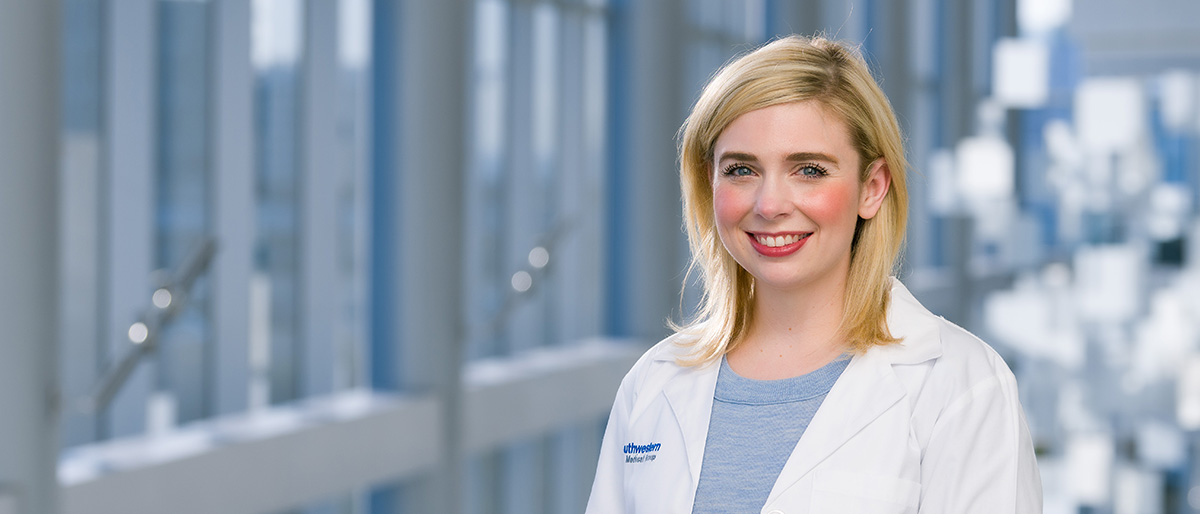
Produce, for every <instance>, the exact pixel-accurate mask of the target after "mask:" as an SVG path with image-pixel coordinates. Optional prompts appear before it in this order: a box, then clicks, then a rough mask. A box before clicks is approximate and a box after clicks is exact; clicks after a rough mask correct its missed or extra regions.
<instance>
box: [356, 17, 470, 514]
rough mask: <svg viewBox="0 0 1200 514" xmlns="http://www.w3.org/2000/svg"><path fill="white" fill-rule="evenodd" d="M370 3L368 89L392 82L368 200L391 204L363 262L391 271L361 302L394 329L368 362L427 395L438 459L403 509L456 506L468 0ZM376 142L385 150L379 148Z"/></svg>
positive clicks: (377, 326)
mask: <svg viewBox="0 0 1200 514" xmlns="http://www.w3.org/2000/svg"><path fill="white" fill-rule="evenodd" d="M383 4H389V5H383ZM376 7H377V9H378V10H377V11H376V15H377V16H379V15H383V16H387V18H386V19H384V20H380V21H379V22H377V24H376V30H377V34H376V35H375V37H376V40H375V41H376V43H375V44H376V53H375V56H376V60H375V66H377V69H376V73H377V74H378V75H377V76H376V79H375V87H376V88H379V87H390V88H392V89H390V90H388V91H379V92H378V93H381V94H379V95H377V96H376V99H377V100H378V99H380V98H381V97H384V96H386V97H389V98H387V99H385V100H384V101H383V102H381V103H377V108H381V109H387V110H386V111H384V112H382V113H381V114H380V115H381V116H383V117H385V119H383V120H376V123H375V128H376V130H382V131H383V132H384V133H383V134H378V133H377V137H376V139H375V144H376V146H377V148H375V152H374V157H375V159H376V162H375V166H376V181H377V182H376V184H377V186H378V185H379V184H380V183H381V182H382V183H383V184H384V185H386V186H388V187H389V189H388V190H387V191H383V192H382V194H383V195H385V196H383V197H380V196H376V197H375V199H374V201H375V202H376V203H377V207H381V206H382V205H378V204H379V203H380V202H384V203H386V204H387V206H388V207H389V208H390V209H391V211H390V212H387V211H381V210H377V211H376V214H375V216H376V222H377V227H376V230H377V234H378V233H379V232H380V231H381V229H383V230H390V234H385V235H383V237H384V239H385V242H388V243H389V246H388V247H387V248H382V249H380V248H376V250H375V252H373V254H374V258H375V259H377V260H378V259H379V258H380V257H381V256H385V257H389V258H390V260H389V261H388V262H375V263H374V264H373V269H374V270H380V269H382V268H385V267H387V268H391V271H390V272H385V273H384V274H383V275H382V276H377V277H376V280H379V279H381V278H382V279H388V280H390V281H389V282H388V283H387V284H385V285H384V287H386V288H387V290H385V291H376V292H375V293H374V294H373V301H376V302H381V303H382V304H383V305H384V306H388V305H390V306H391V308H390V310H389V311H386V312H381V311H380V310H379V309H378V308H376V309H373V313H374V316H376V319H374V320H373V330H376V331H379V330H381V329H382V331H383V334H384V335H386V334H389V333H390V334H394V335H393V336H392V337H390V338H389V339H386V340H382V341H380V340H378V339H377V341H376V345H377V346H376V352H375V353H376V358H379V357H381V356H382V357H388V356H389V355H388V354H389V353H390V354H391V355H390V357H391V361H390V366H388V367H387V368H383V369H381V368H379V367H376V368H374V369H373V372H374V373H375V374H376V376H375V377H374V380H375V382H376V383H377V385H382V386H385V387H386V386H390V387H396V388H402V389H406V390H411V391H418V392H425V393H429V394H433V395H436V396H437V397H438V398H439V400H440V403H441V409H440V411H439V412H440V419H439V421H440V423H441V424H442V426H443V430H442V431H441V433H442V434H443V438H442V439H441V440H438V441H429V444H432V445H437V446H438V447H439V448H440V449H441V453H442V455H443V457H442V459H441V463H440V464H439V465H438V466H437V467H436V468H435V469H434V470H432V471H431V472H430V473H428V474H427V475H426V476H425V477H422V478H420V479H417V480H416V482H415V483H413V484H412V487H409V488H407V489H406V490H405V494H404V495H403V500H404V503H405V504H406V505H403V507H404V508H405V510H406V511H407V512H446V513H451V514H456V513H458V512H461V510H462V506H461V491H462V487H461V476H462V449H461V444H460V442H459V441H460V439H461V435H460V434H461V427H460V424H461V419H460V416H459V413H458V412H459V408H460V404H461V388H462V355H463V354H462V344H463V342H462V336H463V329H462V328H463V327H462V322H463V315H462V303H463V297H462V292H461V291H462V280H461V278H460V276H461V273H462V271H463V266H462V263H463V254H464V248H463V238H462V230H463V217H462V216H463V215H462V213H463V211H464V209H463V194H464V187H463V185H464V177H465V176H466V166H467V156H468V155H469V147H468V144H467V136H466V123H465V121H466V117H467V108H466V106H467V103H468V102H467V95H466V84H467V82H468V81H467V71H468V69H469V68H468V66H469V65H470V61H469V56H470V48H471V41H470V37H464V34H472V28H473V24H472V20H471V17H472V12H473V2H470V1H468V0H447V1H443V2H399V3H398V4H397V3H392V2H381V3H377V4H376ZM379 31H386V32H387V33H378V32H379ZM381 46H382V48H381ZM379 145H387V146H388V147H390V149H388V150H387V151H386V152H383V151H381V149H380V148H378V146H379ZM381 161H382V162H381ZM381 166H384V167H381ZM389 182H390V183H389ZM381 213H382V214H383V216H384V217H383V219H380V217H379V216H380V214H381ZM380 222H382V223H380ZM388 240H390V241H388ZM388 274H390V275H391V276H390V277H388V276H387V275H388ZM380 316H386V317H387V318H389V319H388V320H381V319H379V317H380ZM383 322H386V326H384V325H383V324H382V323H383ZM379 335H380V334H379V333H378V332H377V333H376V334H375V335H374V337H376V338H378V337H379ZM380 345H386V346H388V347H389V348H380V347H379V346H380ZM380 375H383V376H380ZM389 375H390V376H389Z"/></svg>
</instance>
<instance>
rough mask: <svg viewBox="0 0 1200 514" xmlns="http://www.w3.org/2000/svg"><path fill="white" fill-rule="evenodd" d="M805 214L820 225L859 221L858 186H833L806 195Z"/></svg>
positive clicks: (817, 189)
mask: <svg viewBox="0 0 1200 514" xmlns="http://www.w3.org/2000/svg"><path fill="white" fill-rule="evenodd" d="M804 203H805V209H804V212H805V214H806V215H808V217H809V218H810V219H812V220H813V221H814V222H815V223H817V224H820V225H835V224H839V223H845V222H847V221H849V222H857V221H858V187H856V184H831V185H829V187H822V188H816V189H814V190H813V191H810V192H809V193H808V194H806V195H805V202H804Z"/></svg>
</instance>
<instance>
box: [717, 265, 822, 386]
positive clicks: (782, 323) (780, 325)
mask: <svg viewBox="0 0 1200 514" xmlns="http://www.w3.org/2000/svg"><path fill="white" fill-rule="evenodd" d="M845 289H846V277H845V275H843V274H837V275H835V276H834V277H830V279H829V280H821V281H818V282H815V283H812V284H807V285H806V286H805V287H803V288H797V289H787V290H777V289H769V288H758V287H756V288H755V292H754V305H753V309H754V316H753V318H752V321H751V323H750V326H749V327H748V330H747V331H746V334H745V335H744V336H743V337H742V339H741V341H740V342H739V344H738V345H737V347H736V348H734V349H733V350H732V351H730V352H729V354H728V355H727V359H728V360H729V365H730V366H731V367H732V368H733V369H734V371H736V372H738V373H739V374H741V375H742V376H746V377H749V378H757V379H764V380H765V379H776V378H787V377H793V376H798V375H802V374H804V373H808V372H810V371H812V370H815V369H817V368H820V367H821V366H824V365H825V364H827V363H829V362H830V361H832V360H833V359H834V358H836V357H837V356H838V355H840V354H841V353H842V352H843V351H844V350H845V341H843V338H842V335H841V333H840V329H841V321H842V312H843V298H844V297H845Z"/></svg>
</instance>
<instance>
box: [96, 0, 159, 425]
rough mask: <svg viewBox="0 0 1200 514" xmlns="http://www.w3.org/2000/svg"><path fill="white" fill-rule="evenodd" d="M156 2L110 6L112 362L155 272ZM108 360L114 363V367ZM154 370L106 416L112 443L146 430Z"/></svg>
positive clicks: (134, 0) (107, 234)
mask: <svg viewBox="0 0 1200 514" xmlns="http://www.w3.org/2000/svg"><path fill="white" fill-rule="evenodd" d="M157 22H158V19H157V17H156V16H155V7H154V0H127V1H121V2H111V3H109V4H108V12H107V24H106V25H107V27H106V28H107V32H106V37H107V38H108V39H107V41H106V43H107V44H106V47H105V50H106V51H105V57H106V61H107V63H108V67H107V68H106V69H105V70H104V71H105V73H104V96H103V98H104V105H105V111H104V135H105V139H106V155H105V157H106V161H105V170H104V171H105V179H106V182H107V183H106V184H105V188H104V192H103V194H104V200H103V201H104V203H105V205H104V208H103V212H104V213H106V217H105V219H104V221H103V227H104V231H102V234H104V235H103V236H102V237H101V240H102V241H103V242H104V243H102V244H103V245H104V250H103V251H102V252H101V258H102V259H103V260H104V265H103V266H102V267H101V272H102V273H103V274H104V276H105V279H106V283H105V287H104V289H105V291H106V292H105V293H104V298H105V300H106V304H107V308H108V309H107V312H105V313H104V314H103V319H104V320H105V326H104V328H103V335H104V337H105V339H106V341H107V346H108V351H109V355H110V357H111V359H113V360H115V359H117V358H119V356H120V355H122V353H123V352H124V351H125V350H126V349H127V348H128V347H129V345H130V344H131V343H130V342H129V339H128V337H127V335H126V334H127V331H128V329H129V325H130V324H132V323H133V322H134V321H137V317H138V315H139V314H140V313H141V312H142V311H143V310H144V309H146V307H147V306H148V305H149V304H150V293H151V288H152V284H151V282H150V273H151V272H152V271H153V270H154V261H153V251H154V250H153V248H154V247H153V243H154V219H155V212H154V206H153V200H154V182H155V181H154V153H155V136H154V108H153V106H154V99H155V87H154V85H155V78H154V77H155V73H154V70H155V62H154V56H155V48H157V46H156V44H155V37H154V27H156V26H157V25H158V23H157ZM113 360H110V362H113ZM152 367H153V363H151V362H143V363H141V365H140V366H139V367H138V369H137V371H135V372H134V373H133V374H132V375H130V378H129V380H128V381H127V382H126V383H125V385H124V387H123V388H122V389H121V392H120V393H119V394H118V395H117V396H116V397H115V399H114V401H113V403H112V406H111V407H110V409H109V410H108V416H107V417H108V422H107V423H108V431H109V435H111V436H121V435H129V434H133V433H138V432H141V431H142V430H143V428H144V427H145V414H146V400H147V396H148V394H149V393H150V391H151V390H152V388H153V380H152V377H153V374H152V370H151V368H152Z"/></svg>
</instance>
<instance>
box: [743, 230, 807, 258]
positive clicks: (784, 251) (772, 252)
mask: <svg viewBox="0 0 1200 514" xmlns="http://www.w3.org/2000/svg"><path fill="white" fill-rule="evenodd" d="M757 235H763V236H771V235H775V234H767V233H762V234H757ZM757 235H756V234H751V233H749V232H747V233H746V236H747V237H749V238H750V245H751V246H753V247H754V250H755V251H756V252H758V253H759V254H760V255H762V256H764V257H784V256H787V255H791V254H793V253H796V252H797V251H798V250H800V247H802V246H804V243H805V242H807V241H808V238H809V236H812V232H808V233H806V234H805V237H804V238H803V239H801V240H799V241H796V242H795V243H792V244H790V245H783V246H767V245H764V244H762V243H760V242H758V237H757ZM778 235H786V234H778Z"/></svg>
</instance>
